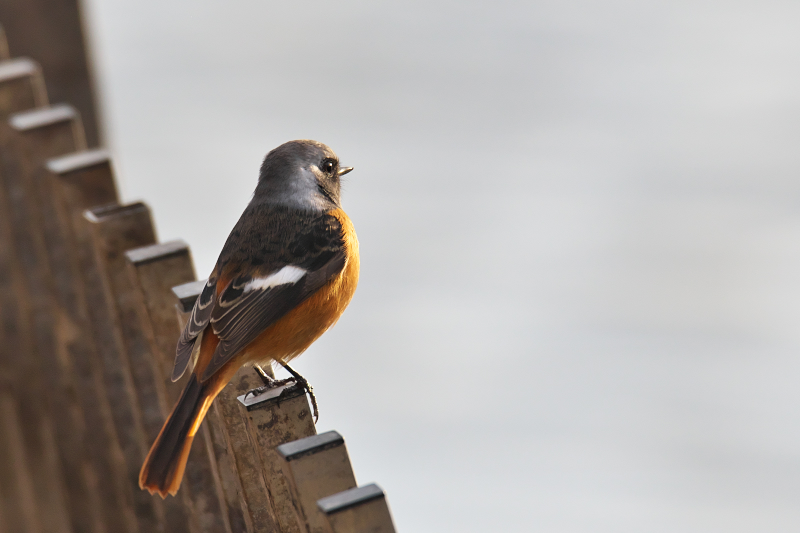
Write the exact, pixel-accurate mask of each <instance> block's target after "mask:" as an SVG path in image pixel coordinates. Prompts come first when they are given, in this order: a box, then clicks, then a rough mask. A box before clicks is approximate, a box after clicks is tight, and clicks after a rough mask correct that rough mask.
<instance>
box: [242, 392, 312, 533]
mask: <svg viewBox="0 0 800 533" xmlns="http://www.w3.org/2000/svg"><path fill="white" fill-rule="evenodd" d="M238 400H239V403H240V405H239V411H240V413H241V414H242V416H243V417H244V418H245V420H246V421H247V429H248V433H249V436H250V440H251V441H252V442H253V444H254V445H255V447H256V451H257V454H258V457H259V460H260V464H259V465H258V466H259V468H258V470H260V471H261V472H262V475H263V476H264V479H265V480H266V483H267V489H268V491H269V495H270V500H271V504H272V507H273V510H274V513H275V516H276V519H277V521H278V523H279V525H280V531H283V532H286V533H290V532H295V531H304V525H303V519H302V513H301V511H300V510H299V509H298V508H297V505H296V501H295V500H294V498H293V497H292V491H291V487H290V486H289V480H288V479H287V478H286V477H285V475H284V472H283V463H284V460H283V458H282V457H281V455H280V454H279V453H278V452H277V450H276V448H277V447H278V446H280V445H281V444H286V443H287V442H291V441H295V440H298V439H302V438H305V437H309V436H312V435H315V434H316V432H317V431H316V427H315V426H314V420H313V416H312V414H311V409H310V407H309V404H308V399H307V397H306V392H305V389H303V388H302V387H300V386H298V385H296V384H294V383H290V384H288V385H285V386H282V387H279V388H276V389H272V390H269V391H266V392H264V393H262V394H259V395H257V396H254V395H252V394H246V395H244V396H240V397H239V398H238Z"/></svg>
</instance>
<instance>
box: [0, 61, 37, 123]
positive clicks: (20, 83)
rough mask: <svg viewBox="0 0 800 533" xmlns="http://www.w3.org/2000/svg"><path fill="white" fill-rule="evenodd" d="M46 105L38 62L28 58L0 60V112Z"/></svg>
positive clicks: (3, 116)
mask: <svg viewBox="0 0 800 533" xmlns="http://www.w3.org/2000/svg"><path fill="white" fill-rule="evenodd" d="M46 105H47V91H46V90H45V85H44V77H43V76H42V69H41V67H39V64H38V63H36V62H35V61H32V60H30V59H28V58H24V57H22V58H18V59H10V60H8V61H3V62H0V109H2V111H0V113H1V114H2V118H3V119H5V118H7V117H8V115H10V114H11V113H18V112H20V111H24V110H26V109H33V108H37V107H43V106H46Z"/></svg>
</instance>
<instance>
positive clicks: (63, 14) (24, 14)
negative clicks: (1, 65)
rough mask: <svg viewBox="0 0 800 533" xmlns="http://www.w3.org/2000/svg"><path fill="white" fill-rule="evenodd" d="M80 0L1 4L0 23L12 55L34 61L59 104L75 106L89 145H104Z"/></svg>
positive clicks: (8, 0) (20, 0)
mask: <svg viewBox="0 0 800 533" xmlns="http://www.w3.org/2000/svg"><path fill="white" fill-rule="evenodd" d="M79 4H80V2H79V1H78V0H3V1H2V2H0V21H2V23H3V24H4V26H5V30H6V35H7V37H8V43H9V48H10V50H11V53H12V54H13V55H14V56H29V57H34V58H36V60H37V61H39V62H40V63H41V64H42V68H43V69H44V73H45V76H46V77H47V90H48V92H49V93H50V97H51V98H52V99H53V100H55V101H62V102H70V103H72V104H74V105H75V106H76V107H77V108H78V109H79V110H80V113H81V115H82V116H83V117H84V119H85V121H86V133H87V135H86V136H87V140H88V141H89V145H90V146H97V145H98V144H100V137H101V135H100V134H99V133H98V127H97V119H96V110H95V103H94V90H93V87H92V77H93V76H92V73H91V65H90V62H89V60H88V57H87V56H88V54H87V49H86V44H85V43H86V39H85V37H84V34H83V28H82V25H81V12H80V5H79Z"/></svg>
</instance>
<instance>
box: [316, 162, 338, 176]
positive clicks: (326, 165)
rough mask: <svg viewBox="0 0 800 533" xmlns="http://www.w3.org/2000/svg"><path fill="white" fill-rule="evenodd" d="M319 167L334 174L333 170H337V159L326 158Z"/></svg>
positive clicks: (327, 172)
mask: <svg viewBox="0 0 800 533" xmlns="http://www.w3.org/2000/svg"><path fill="white" fill-rule="evenodd" d="M319 168H320V169H321V170H322V171H323V172H324V173H326V174H333V171H334V170H336V161H334V160H333V159H326V160H324V161H323V162H322V165H320V167H319Z"/></svg>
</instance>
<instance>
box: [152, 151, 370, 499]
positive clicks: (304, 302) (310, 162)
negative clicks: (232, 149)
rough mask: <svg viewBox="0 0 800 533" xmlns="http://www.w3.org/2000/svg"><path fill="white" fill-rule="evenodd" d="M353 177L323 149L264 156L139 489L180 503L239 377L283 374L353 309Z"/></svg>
mask: <svg viewBox="0 0 800 533" xmlns="http://www.w3.org/2000/svg"><path fill="white" fill-rule="evenodd" d="M351 170H352V167H342V166H340V165H339V159H338V158H337V157H336V154H335V153H334V152H333V150H331V149H330V148H328V147H327V146H326V145H324V144H322V143H319V142H316V141H310V140H300V141H291V142H287V143H285V144H282V145H281V146H279V147H277V148H275V149H274V150H272V151H271V152H270V153H269V154H267V156H266V158H265V159H264V163H263V164H262V165H261V172H260V175H259V178H258V185H257V186H256V190H255V193H254V194H253V199H252V200H251V201H250V203H249V204H248V206H247V208H246V209H245V210H244V213H242V216H241V218H239V221H238V222H237V224H236V226H235V227H234V228H233V230H232V231H231V233H230V235H229V236H228V240H227V242H226V243H225V246H224V247H223V249H222V252H221V253H220V256H219V259H218V260H217V264H216V266H215V267H214V270H213V272H212V273H211V276H210V277H209V278H208V283H206V285H205V288H204V289H203V291H202V293H201V294H200V296H198V298H197V301H196V302H195V304H194V308H193V309H192V313H191V316H190V317H189V320H188V322H187V324H186V327H185V328H184V330H183V333H182V334H181V336H180V339H179V340H178V346H177V350H176V356H175V367H174V369H173V372H172V380H173V381H175V380H177V379H178V378H180V377H181V375H182V374H183V373H184V372H185V371H186V369H187V368H188V367H189V365H190V363H191V362H194V367H193V369H192V373H191V375H190V377H189V381H188V382H187V383H186V386H185V388H184V389H183V393H182V394H181V397H180V399H179V400H178V403H177V404H176V405H175V407H174V408H173V410H172V413H171V414H170V416H169V418H167V421H166V422H165V423H164V426H163V427H162V428H161V432H160V433H159V435H158V437H157V438H156V441H155V442H154V443H153V446H152V447H151V448H150V453H149V454H148V455H147V458H146V459H145V461H144V464H143V465H142V469H141V471H140V473H139V486H140V487H141V488H142V489H147V490H148V491H150V493H151V494H153V493H156V492H157V493H158V494H159V495H161V497H162V498H164V497H166V495H167V494H172V495H175V493H176V492H177V491H178V488H179V487H180V483H181V479H182V477H183V471H184V468H185V467H186V461H187V459H188V457H189V449H190V447H191V445H192V440H193V439H194V435H195V434H196V433H197V430H198V428H199V426H200V423H201V422H202V421H203V417H204V416H205V414H206V412H207V411H208V408H209V406H210V405H211V402H212V401H213V400H214V398H215V397H216V396H217V394H219V392H220V391H221V390H222V389H223V387H225V385H226V384H227V383H228V382H229V381H230V380H231V378H232V377H233V375H234V374H235V373H236V371H237V370H239V368H241V367H242V365H247V364H251V365H261V364H271V363H272V362H273V361H276V362H278V363H279V364H282V365H284V366H286V363H288V362H289V361H290V360H291V359H292V358H294V357H296V356H298V355H299V354H301V353H302V352H304V351H305V350H306V349H307V348H308V347H309V346H310V345H311V343H313V342H314V341H315V340H316V339H317V338H319V336H320V335H322V334H323V333H324V332H325V331H326V330H327V329H328V328H330V327H331V326H332V325H333V324H334V323H335V322H336V321H337V320H338V319H339V317H340V316H341V314H342V312H343V311H344V309H345V307H347V305H348V304H349V303H350V300H351V298H352V297H353V293H354V292H355V289H356V284H357V283H358V272H359V258H358V240H357V238H356V233H355V230H354V229H353V224H352V223H351V222H350V219H349V218H348V217H347V215H346V214H345V212H344V211H343V210H342V207H341V204H340V183H339V179H340V178H341V177H342V176H344V175H345V174H347V173H348V172H350V171H351ZM262 375H263V373H262ZM293 375H296V374H294V373H293ZM297 377H299V376H297ZM300 379H301V380H302V378H300ZM302 381H304V380H302Z"/></svg>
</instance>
